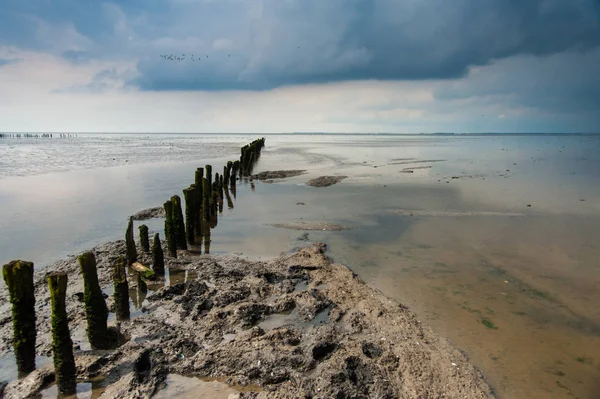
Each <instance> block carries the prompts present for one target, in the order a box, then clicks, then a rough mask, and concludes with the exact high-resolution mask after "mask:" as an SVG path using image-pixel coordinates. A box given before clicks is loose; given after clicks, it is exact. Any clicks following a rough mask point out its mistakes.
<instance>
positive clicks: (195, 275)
mask: <svg viewBox="0 0 600 399" xmlns="http://www.w3.org/2000/svg"><path fill="white" fill-rule="evenodd" d="M324 250H325V246H324V245H323V244H314V245H312V246H310V247H307V248H304V249H301V250H299V251H298V252H295V253H293V254H286V255H282V256H280V257H278V258H276V259H273V260H271V261H268V262H249V261H246V260H243V259H240V258H236V257H231V256H226V257H213V256H209V255H190V254H186V253H183V252H182V253H181V256H180V258H179V259H177V260H175V259H170V258H169V259H168V260H167V266H168V267H169V268H170V269H171V270H175V269H177V270H186V273H187V276H188V278H187V281H186V282H185V283H182V282H179V283H175V284H173V285H171V286H166V287H165V286H164V285H165V284H164V282H158V284H157V285H156V286H155V287H154V289H155V290H156V291H154V292H151V293H149V294H148V297H147V298H146V301H145V302H144V306H143V308H142V312H137V316H136V317H134V318H133V319H132V320H131V321H128V322H123V323H121V324H120V330H121V333H122V334H123V335H124V336H125V337H127V342H126V343H124V344H123V345H122V346H121V347H119V348H117V349H115V350H109V351H85V350H76V354H75V356H76V363H77V372H78V378H80V380H88V379H93V378H98V377H101V378H103V379H104V382H103V388H102V389H104V392H103V394H102V396H100V397H101V398H116V397H118V398H138V397H151V396H152V395H153V394H155V393H157V392H158V391H160V390H161V389H162V388H163V387H164V386H165V381H173V380H174V379H173V378H172V376H173V375H176V374H179V375H182V374H185V375H187V376H189V375H195V376H198V377H205V378H219V380H220V381H226V382H227V383H228V384H230V385H231V386H232V387H252V389H241V388H240V389H239V390H240V392H238V395H239V397H241V398H254V397H258V398H266V397H269V398H302V397H306V398H308V397H312V398H333V397H337V398H350V397H352V398H367V397H372V398H375V397H382V398H388V397H389V398H416V397H423V398H425V397H448V398H454V397H456V398H458V397H460V398H488V397H491V396H492V395H491V392H490V388H489V386H488V385H487V384H486V382H485V381H484V380H483V378H482V377H481V375H480V374H479V372H478V371H477V370H476V369H475V368H474V367H473V366H472V365H471V364H470V363H469V362H468V360H467V359H466V357H465V356H464V355H463V354H462V353H461V352H460V351H458V350H457V349H455V348H454V347H452V346H451V345H450V344H449V343H448V342H446V340H444V339H443V338H441V337H439V336H437V335H436V334H434V333H433V332H432V331H431V330H430V329H428V328H427V327H425V326H423V325H422V324H421V323H420V322H419V321H418V320H417V318H416V317H415V315H414V314H413V313H412V312H411V311H409V310H408V309H407V308H405V307H403V306H402V305H398V304H397V303H395V302H393V301H391V300H389V299H388V298H386V297H385V296H383V295H382V294H381V293H379V292H378V291H376V290H374V289H372V288H370V287H368V286H367V285H365V284H364V283H363V282H362V281H361V280H360V279H358V277H357V276H356V275H355V274H353V273H352V272H351V271H350V270H349V269H348V268H346V267H344V266H342V265H338V264H333V263H332V262H330V260H329V259H328V258H327V257H326V256H325V254H324ZM95 253H96V257H97V260H98V272H99V278H100V282H101V285H102V286H104V287H106V286H111V282H110V278H109V273H110V268H111V266H112V263H113V262H114V260H115V258H116V257H117V256H118V255H122V254H123V253H124V243H123V242H116V243H110V244H105V245H102V246H99V247H97V248H96V249H95ZM141 261H142V262H146V263H149V259H148V258H147V257H146V255H143V256H142V259H141ZM56 270H63V271H67V272H68V273H69V286H68V290H67V298H68V299H67V310H68V313H69V327H70V329H71V334H72V335H73V336H74V341H75V342H74V344H75V346H76V348H84V347H85V345H86V343H85V342H83V341H82V340H78V339H77V338H76V337H80V336H81V335H80V332H81V331H83V330H84V329H85V317H84V309H83V304H82V303H81V302H80V301H79V299H78V296H77V295H76V293H78V292H80V291H81V286H82V282H81V277H80V274H79V272H78V266H77V264H76V261H75V258H70V259H67V260H65V261H61V262H58V263H56V264H55V265H53V266H51V267H49V268H47V269H45V270H44V273H46V272H50V271H56ZM43 277H44V276H43V273H41V272H38V273H37V276H36V281H37V282H36V298H37V301H36V314H37V318H38V320H37V323H38V346H37V350H38V354H40V355H50V354H51V348H50V335H49V328H50V322H49V317H50V314H49V308H48V290H47V287H46V284H45V280H44V279H43ZM130 284H131V285H132V286H133V287H132V291H133V292H134V293H135V292H136V290H135V286H134V285H135V279H133V278H130ZM149 288H150V289H151V290H152V289H153V288H152V286H150V285H149ZM2 291H3V292H2V298H3V299H2V303H0V309H1V313H0V337H2V340H3V342H5V343H7V344H8V345H4V346H3V347H2V349H1V351H2V352H1V353H0V354H4V355H6V354H7V353H8V352H10V350H11V347H10V343H11V340H12V325H11V322H10V314H9V312H8V307H7V306H6V305H7V304H6V299H5V298H6V290H5V289H4V288H3V289H2ZM107 304H108V305H109V308H111V307H112V305H113V302H112V298H108V299H107ZM134 314H136V312H134ZM52 380H53V370H52V365H51V364H50V365H48V366H45V367H43V368H41V369H38V370H36V371H35V372H33V373H32V374H30V375H29V376H28V377H27V378H25V379H23V380H21V381H18V382H11V383H10V384H9V385H8V386H7V387H6V390H5V397H6V398H22V397H26V396H27V395H33V394H35V393H37V392H39V391H40V389H42V388H43V387H44V386H45V385H48V383H49V382H50V381H52ZM167 389H168V387H167ZM242 391H243V392H242Z"/></svg>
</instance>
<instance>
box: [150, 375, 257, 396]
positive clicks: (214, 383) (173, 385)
mask: <svg viewBox="0 0 600 399" xmlns="http://www.w3.org/2000/svg"><path fill="white" fill-rule="evenodd" d="M260 391H262V389H261V388H260V387H258V386H254V385H248V386H237V385H236V386H231V385H228V384H226V383H225V382H224V381H222V379H210V380H205V379H200V378H196V377H184V376H182V375H178V374H169V375H168V376H167V381H166V387H164V388H163V389H161V390H160V391H158V393H157V394H156V395H154V396H153V398H154V399H172V398H177V399H196V398H202V399H228V398H229V397H230V395H236V394H238V393H240V392H260Z"/></svg>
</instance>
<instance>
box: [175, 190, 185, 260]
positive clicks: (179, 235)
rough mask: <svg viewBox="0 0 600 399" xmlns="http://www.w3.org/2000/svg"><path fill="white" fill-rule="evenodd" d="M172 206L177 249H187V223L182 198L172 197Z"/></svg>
mask: <svg viewBox="0 0 600 399" xmlns="http://www.w3.org/2000/svg"><path fill="white" fill-rule="evenodd" d="M171 204H172V205H173V215H172V217H171V220H172V221H173V236H174V237H175V243H176V245H177V249H187V241H186V239H185V223H184V221H183V211H182V210H181V198H179V196H178V195H174V196H172V197H171Z"/></svg>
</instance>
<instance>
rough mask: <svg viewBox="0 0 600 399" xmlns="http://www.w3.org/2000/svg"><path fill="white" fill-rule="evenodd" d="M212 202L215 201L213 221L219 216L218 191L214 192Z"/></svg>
mask: <svg viewBox="0 0 600 399" xmlns="http://www.w3.org/2000/svg"><path fill="white" fill-rule="evenodd" d="M212 200H213V212H212V214H213V216H214V218H213V219H216V218H217V214H218V210H219V195H218V194H217V192H216V191H213V198H212Z"/></svg>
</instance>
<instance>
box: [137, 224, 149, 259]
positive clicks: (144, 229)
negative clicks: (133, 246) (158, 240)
mask: <svg viewBox="0 0 600 399" xmlns="http://www.w3.org/2000/svg"><path fill="white" fill-rule="evenodd" d="M139 229H140V245H141V247H142V250H143V251H144V252H150V240H149V239H148V226H146V225H145V224H143V225H141V226H140V227H139Z"/></svg>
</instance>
